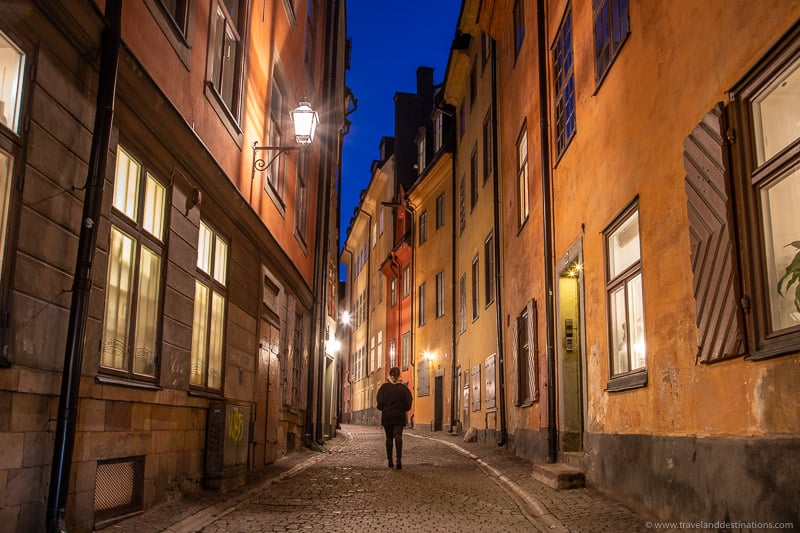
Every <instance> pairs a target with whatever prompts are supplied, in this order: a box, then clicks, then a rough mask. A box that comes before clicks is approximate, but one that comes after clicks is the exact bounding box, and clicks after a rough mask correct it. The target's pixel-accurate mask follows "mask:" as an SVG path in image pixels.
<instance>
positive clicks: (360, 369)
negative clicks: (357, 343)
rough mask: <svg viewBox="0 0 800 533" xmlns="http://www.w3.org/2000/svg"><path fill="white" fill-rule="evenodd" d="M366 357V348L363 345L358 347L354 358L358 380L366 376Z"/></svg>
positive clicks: (356, 378)
mask: <svg viewBox="0 0 800 533" xmlns="http://www.w3.org/2000/svg"><path fill="white" fill-rule="evenodd" d="M364 359H365V357H364V348H363V346H361V347H359V348H357V349H356V354H355V357H354V358H353V360H354V365H353V366H355V368H354V372H353V373H354V374H355V380H356V381H359V380H360V379H362V378H363V377H364Z"/></svg>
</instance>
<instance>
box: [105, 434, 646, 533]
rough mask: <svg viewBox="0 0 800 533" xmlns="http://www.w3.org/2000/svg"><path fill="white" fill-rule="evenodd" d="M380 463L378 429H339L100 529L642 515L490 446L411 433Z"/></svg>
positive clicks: (616, 522)
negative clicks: (391, 460) (314, 445)
mask: <svg viewBox="0 0 800 533" xmlns="http://www.w3.org/2000/svg"><path fill="white" fill-rule="evenodd" d="M405 435H406V437H405V438H404V446H405V450H404V454H403V455H404V458H403V469H402V470H396V469H389V468H387V465H386V462H385V458H384V452H383V433H382V431H381V429H380V428H378V427H371V426H343V428H342V431H341V432H340V433H339V435H337V437H336V438H334V439H332V440H330V441H328V443H326V445H325V451H324V452H323V453H315V452H309V451H302V452H298V453H295V454H291V455H290V456H288V457H287V458H284V459H282V460H280V461H278V463H276V465H275V466H274V467H272V468H271V469H270V472H269V473H261V474H260V479H257V478H254V479H252V480H251V482H250V483H248V485H247V486H246V487H243V488H242V489H239V490H238V491H235V492H233V493H229V494H226V495H216V494H214V493H208V492H204V493H201V494H198V495H190V496H185V497H183V498H180V499H176V500H174V501H169V502H165V503H164V504H161V505H159V506H157V507H156V508H154V509H152V510H150V511H148V512H146V513H144V514H143V515H141V516H139V517H136V518H133V519H131V520H128V521H126V522H123V523H121V524H117V525H115V526H112V527H111V528H108V529H107V530H106V531H113V532H131V533H133V532H136V533H149V532H156V531H167V532H171V533H190V532H195V531H203V532H208V533H234V532H278V531H308V530H312V531H322V532H345V531H347V532H362V531H363V532H366V531H416V532H461V531H475V532H481V531H485V532H498V531H503V532H505V531H514V532H517V531H520V532H522V531H525V532H528V531H593V532H594V531H609V532H610V531H645V530H646V520H645V519H643V518H641V517H639V516H637V515H636V514H634V513H632V512H630V511H629V510H627V509H625V508H624V507H622V506H620V505H619V504H617V503H615V502H612V501H610V500H608V499H606V498H603V497H602V496H601V495H599V494H597V493H596V492H594V491H593V490H591V489H579V490H571V491H555V490H552V489H550V488H549V487H546V486H544V485H542V484H541V483H539V482H537V481H535V480H534V479H533V478H532V476H531V465H530V463H528V462H527V461H524V460H522V459H520V458H518V457H516V456H514V455H513V454H511V453H509V452H508V451H507V450H505V449H499V448H497V447H496V446H495V445H494V444H492V443H465V442H463V440H462V439H461V438H460V437H456V436H449V435H447V434H446V433H430V432H426V431H420V430H409V431H407V432H406V434H405Z"/></svg>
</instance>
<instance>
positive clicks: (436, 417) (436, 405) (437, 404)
mask: <svg viewBox="0 0 800 533" xmlns="http://www.w3.org/2000/svg"><path fill="white" fill-rule="evenodd" d="M443 414H444V376H436V377H435V378H433V430H434V431H441V430H442V418H443Z"/></svg>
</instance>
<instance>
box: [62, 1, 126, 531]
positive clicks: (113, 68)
mask: <svg viewBox="0 0 800 533" xmlns="http://www.w3.org/2000/svg"><path fill="white" fill-rule="evenodd" d="M121 21H122V0H108V1H107V2H106V11H105V23H106V25H105V28H104V29H103V38H102V44H101V47H100V48H101V57H100V73H99V76H100V79H99V83H98V87H97V109H96V110H95V118H94V135H93V136H92V147H91V152H90V156H89V169H88V175H87V178H86V187H85V191H86V192H85V196H84V198H83V213H82V215H81V231H80V237H79V240H78V256H77V259H76V261H75V277H74V278H73V281H72V302H71V304H70V311H69V325H68V329H67V344H66V351H65V354H64V368H63V372H62V374H61V395H60V397H59V401H58V419H57V422H56V435H55V444H54V447H53V462H52V464H51V470H50V490H49V496H48V498H47V511H46V528H47V531H48V532H49V533H57V532H61V531H65V527H66V524H65V520H64V519H65V514H66V508H67V496H68V494H69V477H70V472H71V470H72V454H73V451H74V447H75V432H76V423H77V418H78V402H79V398H78V396H79V394H78V393H79V390H80V380H81V365H82V362H83V349H84V344H85V341H86V339H85V334H86V320H87V316H88V312H89V307H88V304H89V294H90V292H91V290H92V263H93V260H94V253H95V248H96V244H97V228H98V227H99V220H100V215H101V211H102V205H103V185H104V183H105V173H106V165H107V163H108V148H109V144H110V139H111V127H112V123H113V121H114V100H115V97H116V90H117V70H118V67H119V50H120V45H121V41H122V37H121V31H120V29H121Z"/></svg>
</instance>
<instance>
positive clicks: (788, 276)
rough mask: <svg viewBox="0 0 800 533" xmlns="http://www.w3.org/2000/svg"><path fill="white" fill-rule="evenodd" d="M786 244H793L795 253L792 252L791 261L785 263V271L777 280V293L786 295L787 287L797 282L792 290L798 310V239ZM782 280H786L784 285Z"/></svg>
mask: <svg viewBox="0 0 800 533" xmlns="http://www.w3.org/2000/svg"><path fill="white" fill-rule="evenodd" d="M786 246H794V247H795V248H796V249H797V253H796V254H794V258H793V259H792V261H791V262H790V263H789V264H788V265H786V272H785V273H784V274H783V276H782V277H781V279H779V280H778V294H780V295H781V296H786V294H788V293H789V287H791V286H792V285H794V284H795V283H797V288H796V289H795V291H794V306H795V307H796V308H797V310H798V311H800V283H799V282H800V241H794V242H790V243H789V244H787V245H786ZM784 282H786V284H785V285H784Z"/></svg>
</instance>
